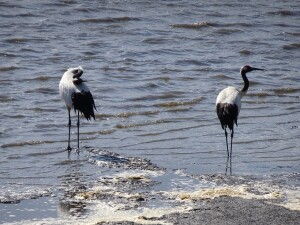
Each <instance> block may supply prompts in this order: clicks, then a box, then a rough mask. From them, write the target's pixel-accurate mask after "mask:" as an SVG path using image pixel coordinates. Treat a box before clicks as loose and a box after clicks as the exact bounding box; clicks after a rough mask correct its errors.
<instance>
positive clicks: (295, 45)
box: [282, 43, 300, 50]
mask: <svg viewBox="0 0 300 225" xmlns="http://www.w3.org/2000/svg"><path fill="white" fill-rule="evenodd" d="M282 48H283V49H285V50H298V49H299V48H300V43H292V44H289V45H283V46H282Z"/></svg>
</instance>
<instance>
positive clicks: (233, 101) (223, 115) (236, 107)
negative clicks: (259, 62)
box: [216, 65, 263, 174]
mask: <svg viewBox="0 0 300 225" xmlns="http://www.w3.org/2000/svg"><path fill="white" fill-rule="evenodd" d="M253 70H263V69H259V68H255V67H251V66H249V65H245V66H243V67H242V68H241V76H242V78H243V81H244V87H243V89H242V90H238V89H237V88H235V87H231V86H230V87H227V88H225V89H223V90H222V91H221V92H220V93H219V95H218V97H217V100H216V111H217V114H218V118H219V120H220V123H221V127H222V129H223V130H224V131H225V137H226V147H227V163H226V174H227V169H228V162H229V161H230V166H229V167H230V174H232V167H231V159H232V140H233V134H234V124H236V125H237V119H238V115H239V113H240V110H241V100H242V98H243V97H244V95H245V94H246V93H247V91H248V88H249V80H248V78H247V76H246V73H248V72H251V71H253ZM227 127H228V128H229V130H230V131H231V143H230V151H229V149H228V140H227V136H228V134H227V130H226V129H227Z"/></svg>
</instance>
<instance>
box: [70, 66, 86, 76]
mask: <svg viewBox="0 0 300 225" xmlns="http://www.w3.org/2000/svg"><path fill="white" fill-rule="evenodd" d="M68 71H69V72H71V74H72V76H73V78H79V77H81V75H82V74H83V69H82V67H81V66H78V67H75V68H70V69H68Z"/></svg>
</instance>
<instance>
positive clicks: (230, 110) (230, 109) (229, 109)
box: [216, 103, 239, 130]
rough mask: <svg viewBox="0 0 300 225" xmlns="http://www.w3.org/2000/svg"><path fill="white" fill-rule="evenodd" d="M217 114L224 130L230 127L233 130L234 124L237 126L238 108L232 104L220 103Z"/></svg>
mask: <svg viewBox="0 0 300 225" xmlns="http://www.w3.org/2000/svg"><path fill="white" fill-rule="evenodd" d="M216 109H217V114H218V118H219V120H220V123H221V126H222V128H223V129H225V128H226V127H228V128H229V129H230V130H233V125H234V123H235V124H236V125H237V117H238V113H239V112H238V107H237V105H235V104H230V103H218V104H217V108H216Z"/></svg>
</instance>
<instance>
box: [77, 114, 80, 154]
mask: <svg viewBox="0 0 300 225" xmlns="http://www.w3.org/2000/svg"><path fill="white" fill-rule="evenodd" d="M79 124H80V123H79V110H78V120H77V147H78V150H79Z"/></svg>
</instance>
